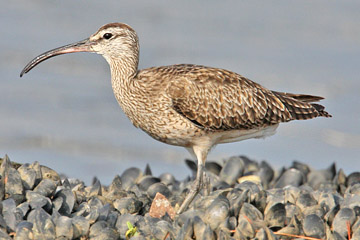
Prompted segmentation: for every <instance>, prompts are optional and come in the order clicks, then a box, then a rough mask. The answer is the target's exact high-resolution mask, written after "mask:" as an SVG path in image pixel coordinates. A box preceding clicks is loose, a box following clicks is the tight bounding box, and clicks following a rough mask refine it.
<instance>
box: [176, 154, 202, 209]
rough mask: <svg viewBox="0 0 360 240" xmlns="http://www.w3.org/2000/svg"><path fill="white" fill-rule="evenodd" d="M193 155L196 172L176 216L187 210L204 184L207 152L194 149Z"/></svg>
mask: <svg viewBox="0 0 360 240" xmlns="http://www.w3.org/2000/svg"><path fill="white" fill-rule="evenodd" d="M194 153H195V155H196V158H197V160H198V163H197V164H198V166H197V172H196V179H195V181H194V183H193V184H192V185H191V188H190V191H189V193H188V194H187V195H186V197H185V200H184V201H183V203H182V204H181V206H180V208H179V210H178V212H177V214H180V213H182V212H183V211H184V210H186V209H187V208H188V206H189V205H190V203H191V202H192V200H193V199H194V198H195V196H196V195H197V194H198V193H199V191H200V188H201V186H203V183H204V178H203V177H204V173H205V172H204V165H205V160H206V156H207V151H203V149H196V148H194Z"/></svg>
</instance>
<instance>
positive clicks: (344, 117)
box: [0, 0, 360, 183]
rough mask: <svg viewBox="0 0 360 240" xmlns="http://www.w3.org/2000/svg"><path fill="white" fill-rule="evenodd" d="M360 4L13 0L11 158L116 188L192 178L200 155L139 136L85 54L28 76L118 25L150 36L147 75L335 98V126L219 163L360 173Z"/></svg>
mask: <svg viewBox="0 0 360 240" xmlns="http://www.w3.org/2000/svg"><path fill="white" fill-rule="evenodd" d="M359 7H360V4H359V3H358V2H356V1H346V2H343V1H342V2H335V1H331V2H329V1H316V2H312V3H311V4H309V3H307V2H297V1H296V2H295V1H286V2H281V4H280V2H278V1H266V2H263V1H248V2H237V1H228V2H226V3H224V2H209V1H196V2H190V1H181V2H171V3H170V2H168V1H156V2H150V1H106V2H100V1H87V2H86V4H85V3H84V2H81V1H75V2H74V1H69V0H64V1H61V2H56V3H55V2H50V1H31V2H30V1H9V2H8V3H7V4H6V5H4V6H2V8H1V9H0V24H1V32H2V37H1V38H0V49H1V52H2V53H1V55H0V72H1V81H0V89H1V101H0V112H1V120H0V155H4V154H5V153H7V154H9V156H10V158H11V160H13V161H18V162H33V161H39V162H40V163H41V164H44V165H47V166H50V167H53V168H54V169H56V170H57V171H58V172H63V173H65V174H67V175H69V176H76V177H78V178H80V179H84V180H86V181H88V182H89V181H90V180H91V178H92V177H93V176H94V175H96V176H97V177H98V178H99V179H100V180H101V181H102V182H103V183H108V182H110V180H111V179H112V178H113V176H114V175H115V174H121V172H122V171H123V169H125V168H127V167H130V166H137V167H140V168H145V165H146V163H150V165H151V167H152V170H153V173H154V174H155V175H156V174H159V173H162V172H164V171H169V172H171V173H173V174H174V175H175V176H176V177H177V178H184V177H186V176H187V175H189V174H190V171H189V170H188V169H187V168H186V167H185V165H184V159H185V158H186V157H190V156H189V155H188V153H187V152H186V151H185V150H183V149H181V148H177V147H173V146H168V145H164V144H162V143H159V142H157V141H155V140H153V139H151V138H150V137H149V136H147V135H146V134H145V133H143V132H142V131H141V130H139V129H136V128H134V127H133V126H132V125H131V123H130V122H129V121H128V119H127V118H126V116H125V115H124V114H123V112H122V111H121V109H120V108H119V107H118V105H117V103H116V100H115V98H114V97H113V94H112V90H111V85H110V73H109V67H108V65H107V63H106V62H105V60H104V59H102V57H101V56H97V55H95V54H88V53H81V54H71V55H67V56H60V57H57V58H53V59H51V60H48V61H46V62H44V63H42V64H40V65H39V66H37V67H36V68H35V69H34V70H32V71H31V72H30V73H29V74H27V75H25V76H24V77H23V78H21V79H20V78H19V73H20V71H21V70H22V68H23V67H24V66H25V65H26V63H27V62H28V61H30V60H31V59H32V58H33V57H35V56H37V55H38V54H40V53H42V52H44V51H47V50H49V49H52V48H55V47H58V46H61V45H65V44H67V43H71V42H74V41H78V40H81V39H84V38H86V37H87V36H89V35H90V34H92V33H93V32H95V31H96V30H97V29H98V27H100V26H101V25H103V24H105V23H108V22H117V21H119V22H125V23H128V24H130V25H131V26H132V27H133V28H134V29H135V30H136V31H137V32H138V34H139V37H140V44H141V54H140V55H141V56H140V66H139V67H140V68H145V67H151V66H159V65H168V64H175V63H195V64H202V65H208V66H215V67H221V68H226V69H229V70H232V71H235V72H238V73H240V74H242V75H244V76H247V77H249V78H250V79H252V80H254V81H256V82H258V83H260V84H262V85H264V86H266V87H268V88H270V89H274V90H278V91H286V92H296V93H309V94H314V95H320V96H324V97H326V100H325V101H323V104H324V105H325V106H326V108H327V110H328V111H329V112H330V113H331V114H332V115H333V116H334V117H333V118H332V119H324V118H321V119H316V120H311V121H301V122H300V121H299V122H292V123H287V124H283V125H282V126H280V127H279V129H278V133H277V135H275V136H273V137H271V138H267V139H265V140H249V141H244V142H242V143H232V144H226V145H220V146H217V147H216V148H215V150H213V151H212V153H211V154H210V156H209V159H214V160H218V161H221V159H222V158H225V157H229V156H232V155H240V154H244V155H247V156H249V157H253V158H256V159H259V160H260V159H267V160H268V161H269V162H270V163H272V164H273V166H274V167H276V166H279V165H284V163H285V162H288V163H289V164H290V162H291V161H292V160H294V159H297V160H300V161H303V162H307V163H311V165H312V166H314V167H317V168H325V167H327V166H328V165H330V164H331V163H332V162H336V163H337V164H338V166H339V167H342V168H343V169H344V170H345V171H347V172H350V171H356V169H354V168H356V167H357V168H359V167H358V166H357V165H358V164H357V162H358V158H359V156H360V128H359V123H360V111H359V110H360V107H359V105H358V103H359V102H360V96H359V89H360V81H359V76H360V74H359V69H360V45H359V42H360V29H359V27H358V23H359V21H360V16H359V14H358V9H359Z"/></svg>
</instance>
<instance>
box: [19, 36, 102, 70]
mask: <svg viewBox="0 0 360 240" xmlns="http://www.w3.org/2000/svg"><path fill="white" fill-rule="evenodd" d="M94 44H95V43H94V42H91V41H90V40H89V38H87V39H84V40H82V41H79V42H76V43H71V44H68V45H65V46H62V47H58V48H55V49H52V50H50V51H47V52H44V53H43V54H41V55H39V56H37V57H36V58H34V59H33V60H31V61H30V62H29V63H28V64H27V65H26V66H25V67H24V69H23V70H22V71H21V73H20V77H22V76H23V75H24V74H25V73H27V72H29V71H30V70H31V69H33V68H34V67H35V66H36V65H38V64H39V63H41V62H42V61H45V60H46V59H49V58H52V57H55V56H57V55H61V54H66V53H74V52H93V50H92V48H91V46H92V45H94Z"/></svg>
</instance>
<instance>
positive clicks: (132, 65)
mask: <svg viewBox="0 0 360 240" xmlns="http://www.w3.org/2000/svg"><path fill="white" fill-rule="evenodd" d="M107 60H108V59H107ZM108 62H109V64H110V69H111V85H112V89H113V91H114V95H115V97H116V100H117V101H118V103H119V105H120V106H121V108H122V109H123V111H124V112H125V114H126V115H127V116H128V117H129V118H130V120H131V121H133V119H132V116H133V115H134V114H135V112H136V111H135V108H136V106H135V105H134V104H133V103H134V101H133V100H134V98H137V97H139V96H138V95H139V94H137V93H138V92H139V90H140V89H139V86H138V83H137V82H136V78H135V76H136V73H137V68H138V59H137V58H134V59H129V58H127V59H126V60H116V59H111V60H110V61H109V60H108Z"/></svg>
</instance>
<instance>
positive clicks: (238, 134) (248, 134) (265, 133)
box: [212, 124, 279, 144]
mask: <svg viewBox="0 0 360 240" xmlns="http://www.w3.org/2000/svg"><path fill="white" fill-rule="evenodd" d="M278 126H279V124H276V125H272V126H268V127H264V128H260V129H250V130H231V131H226V132H217V133H214V136H212V137H214V139H216V141H215V144H219V143H230V142H238V141H242V140H246V139H250V138H265V137H269V136H272V135H274V134H275V132H276V128H277V127H278Z"/></svg>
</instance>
